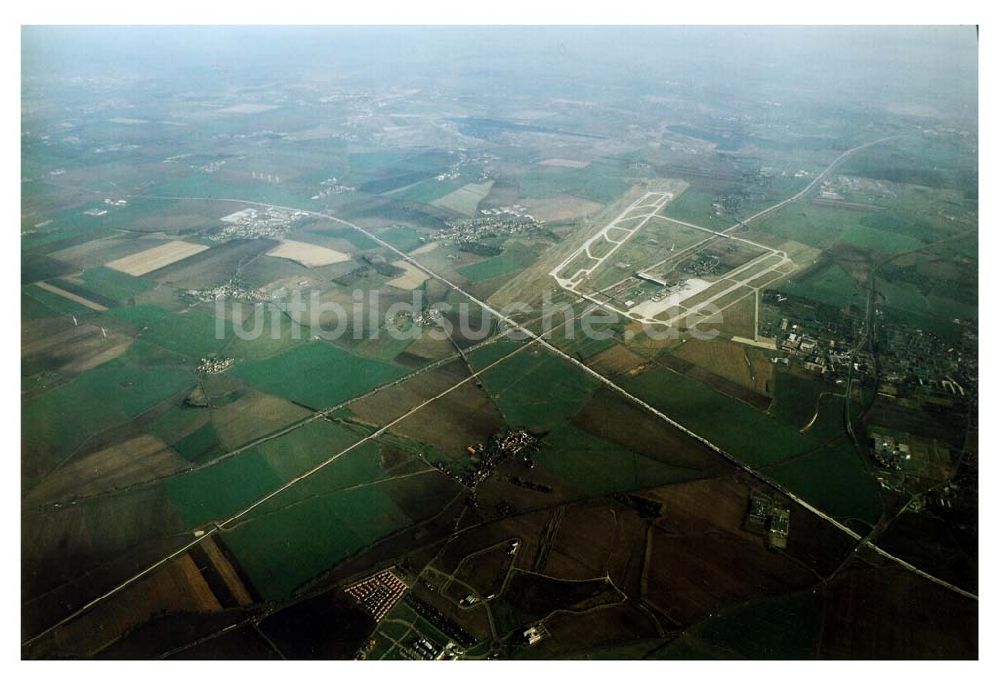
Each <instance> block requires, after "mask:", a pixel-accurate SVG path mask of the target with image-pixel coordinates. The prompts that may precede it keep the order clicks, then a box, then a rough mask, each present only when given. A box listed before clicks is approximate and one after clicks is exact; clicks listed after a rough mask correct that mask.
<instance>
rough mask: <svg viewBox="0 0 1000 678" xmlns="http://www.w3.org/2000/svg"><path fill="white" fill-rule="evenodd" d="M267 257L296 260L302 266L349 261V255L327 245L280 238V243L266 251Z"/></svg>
mask: <svg viewBox="0 0 1000 678" xmlns="http://www.w3.org/2000/svg"><path fill="white" fill-rule="evenodd" d="M267 256H269V257H281V258H282V259H291V260H292V261H297V262H299V263H300V264H302V265H303V266H309V267H310V268H311V267H313V266H327V265H329V264H339V263H340V262H342V261H349V260H350V258H351V257H350V255H348V254H344V253H343V252H338V251H337V250H332V249H330V248H329V247H321V246H320V245H311V244H309V243H307V242H299V241H297V240H282V241H281V244H280V245H278V246H277V247H275V248H274V249H273V250H271V251H270V252H268V253H267Z"/></svg>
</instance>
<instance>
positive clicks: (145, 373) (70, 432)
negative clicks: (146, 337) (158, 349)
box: [21, 360, 194, 461]
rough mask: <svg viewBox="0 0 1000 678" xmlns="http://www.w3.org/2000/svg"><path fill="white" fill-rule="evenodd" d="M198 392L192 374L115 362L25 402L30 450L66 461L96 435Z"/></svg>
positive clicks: (24, 412) (25, 426)
mask: <svg viewBox="0 0 1000 678" xmlns="http://www.w3.org/2000/svg"><path fill="white" fill-rule="evenodd" d="M193 386H194V376H193V375H192V374H191V372H190V371H189V370H186V369H178V368H174V367H152V366H150V367H143V368H136V367H130V366H126V363H125V362H124V361H121V360H115V361H112V362H109V363H107V364H105V365H102V366H101V367H98V368H95V369H93V370H90V371H88V372H84V373H83V374H81V375H80V376H79V377H77V378H76V379H75V380H73V381H71V382H70V383H68V384H65V385H63V386H59V387H58V388H55V389H53V390H51V391H46V392H44V393H42V394H41V395H40V396H38V397H36V398H33V399H32V400H29V401H27V402H25V403H24V406H23V409H22V413H21V425H22V427H23V429H24V436H25V440H26V441H27V443H26V444H27V445H28V447H29V449H34V450H37V451H38V452H40V453H42V456H43V458H52V459H54V460H56V461H58V460H61V459H63V458H65V457H66V456H67V455H69V454H70V453H72V452H73V450H75V449H76V448H77V447H79V446H80V445H81V444H82V443H84V442H85V441H86V440H87V439H88V438H89V437H91V436H93V435H94V434H96V433H99V432H100V431H103V430H105V429H108V428H110V427H112V426H116V425H118V424H122V423H125V422H126V421H128V420H130V419H132V418H134V417H136V416H138V415H139V414H142V413H143V412H145V411H146V410H148V409H149V408H151V407H152V406H153V405H155V404H157V403H159V402H160V401H162V400H164V399H166V398H168V397H170V396H172V395H174V394H176V393H179V392H182V391H184V390H186V389H190V388H191V387H193Z"/></svg>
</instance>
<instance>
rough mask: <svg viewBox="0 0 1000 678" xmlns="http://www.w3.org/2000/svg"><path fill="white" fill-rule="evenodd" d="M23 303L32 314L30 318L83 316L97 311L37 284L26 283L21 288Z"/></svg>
mask: <svg viewBox="0 0 1000 678" xmlns="http://www.w3.org/2000/svg"><path fill="white" fill-rule="evenodd" d="M21 303H22V305H24V306H25V308H26V309H27V312H28V313H29V314H30V315H29V316H28V317H29V318H45V317H49V316H53V315H75V316H77V317H78V318H82V317H83V316H86V315H91V314H93V313H95V311H94V309H92V308H87V307H86V306H83V305H82V304H78V303H76V302H75V301H73V300H72V299H67V298H66V297H63V296H60V295H58V294H56V293H54V292H49V291H48V290H43V289H42V288H41V287H38V286H37V285H25V286H24V287H22V288H21Z"/></svg>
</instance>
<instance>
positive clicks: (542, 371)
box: [482, 348, 598, 429]
mask: <svg viewBox="0 0 1000 678" xmlns="http://www.w3.org/2000/svg"><path fill="white" fill-rule="evenodd" d="M482 380H483V384H484V386H485V387H486V390H487V391H489V393H490V395H491V396H493V401H494V402H495V403H496V405H497V407H498V408H499V409H500V412H501V413H502V414H503V417H504V420H505V421H506V422H507V424H508V425H510V426H527V427H535V428H542V429H544V428H552V427H555V426H558V425H560V424H561V423H562V422H564V421H565V420H567V419H569V418H570V417H572V416H573V415H574V414H575V413H576V412H577V411H578V410H579V409H580V408H581V407H583V405H584V403H585V402H586V401H587V398H589V397H590V394H591V393H592V392H593V391H594V389H595V388H597V385H598V382H597V381H595V380H593V379H591V378H590V377H588V376H587V375H586V374H584V373H583V372H582V371H580V370H579V369H578V368H576V367H574V366H573V365H571V364H570V363H568V362H567V361H566V360H564V359H563V358H560V357H558V356H555V355H553V354H552V353H551V352H549V351H548V350H546V349H542V348H535V349H527V350H525V351H521V352H520V353H518V354H517V355H515V356H513V357H511V358H509V359H508V360H505V361H504V362H502V363H500V364H499V365H497V366H496V367H494V368H493V369H491V370H489V371H487V372H485V373H484V374H483V375H482Z"/></svg>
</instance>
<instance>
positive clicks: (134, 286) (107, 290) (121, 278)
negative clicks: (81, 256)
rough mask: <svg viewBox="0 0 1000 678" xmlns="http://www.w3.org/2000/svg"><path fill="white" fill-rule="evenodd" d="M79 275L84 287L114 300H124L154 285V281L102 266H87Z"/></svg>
mask: <svg viewBox="0 0 1000 678" xmlns="http://www.w3.org/2000/svg"><path fill="white" fill-rule="evenodd" d="M80 277H81V278H82V279H83V287H84V288H85V289H88V290H91V291H92V292H95V293H97V294H100V295H102V296H105V297H108V298H110V299H114V300H115V301H126V300H127V299H131V298H132V297H134V296H136V295H137V294H141V293H142V292H145V291H146V290H149V289H152V288H154V287H156V283H154V282H153V281H152V280H147V279H146V278H136V277H135V276H131V275H128V274H127V273H122V272H121V271H116V270H114V269H113V268H106V267H104V266H98V267H97V268H88V269H87V270H86V271H84V272H83V274H82V275H81V276H80Z"/></svg>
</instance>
